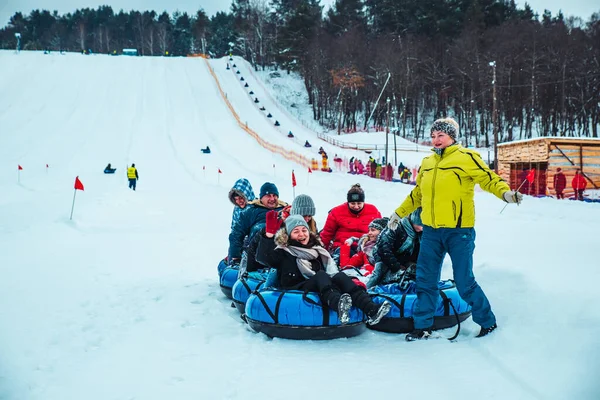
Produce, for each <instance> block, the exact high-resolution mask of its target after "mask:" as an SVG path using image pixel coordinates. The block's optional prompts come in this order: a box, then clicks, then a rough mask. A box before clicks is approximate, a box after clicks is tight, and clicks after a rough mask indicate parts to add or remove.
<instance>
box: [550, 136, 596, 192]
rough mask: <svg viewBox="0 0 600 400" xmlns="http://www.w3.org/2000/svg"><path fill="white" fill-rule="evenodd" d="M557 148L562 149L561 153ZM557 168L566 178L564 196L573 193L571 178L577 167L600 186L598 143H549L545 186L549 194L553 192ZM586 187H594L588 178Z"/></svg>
mask: <svg viewBox="0 0 600 400" xmlns="http://www.w3.org/2000/svg"><path fill="white" fill-rule="evenodd" d="M557 146H558V148H557ZM558 149H560V150H562V153H561V151H559V150H558ZM563 153H564V155H563ZM565 156H566V157H565ZM567 157H568V159H567ZM569 159H570V160H571V161H572V162H573V163H574V165H573V164H572V163H571V161H569ZM557 168H561V169H562V172H563V174H565V177H566V178H567V187H566V189H565V197H569V196H571V195H573V189H572V188H571V180H572V179H573V177H574V176H575V170H576V169H577V168H579V169H581V170H582V171H583V172H584V174H585V175H586V176H587V177H588V178H589V179H591V180H592V181H593V183H595V184H596V186H597V187H599V188H600V143H595V142H591V143H589V144H586V143H581V142H580V143H568V142H558V141H553V142H551V143H550V154H549V158H548V178H547V186H548V189H549V194H550V195H554V194H555V192H554V174H555V173H556V169H557ZM587 189H594V185H593V184H592V182H590V181H589V180H588V184H587Z"/></svg>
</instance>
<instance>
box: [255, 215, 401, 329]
mask: <svg viewBox="0 0 600 400" xmlns="http://www.w3.org/2000/svg"><path fill="white" fill-rule="evenodd" d="M266 218H267V226H266V229H265V230H266V232H265V234H264V235H261V238H260V241H259V243H258V249H257V252H256V259H257V261H259V262H260V263H261V264H264V265H266V266H269V267H272V268H276V269H277V281H278V282H277V285H276V286H278V287H280V288H282V289H295V290H303V291H305V292H316V293H319V297H320V298H321V301H322V302H323V304H326V305H327V306H328V307H330V308H331V309H332V310H334V311H336V312H337V313H338V316H339V319H340V322H341V323H342V324H346V323H348V321H349V319H350V315H349V311H350V308H351V307H352V305H354V306H356V307H357V308H358V309H360V310H362V311H363V312H364V313H365V314H366V316H367V318H368V320H367V323H368V324H370V325H375V324H377V323H379V321H381V318H383V317H384V316H385V315H386V314H387V313H388V312H389V311H390V308H391V304H390V303H389V302H387V301H385V302H384V303H383V304H381V305H378V304H375V303H374V302H373V301H372V300H371V297H370V296H369V295H368V294H367V292H366V291H365V290H364V288H362V287H360V286H357V285H356V284H355V283H354V282H353V281H352V279H351V278H350V277H349V276H348V275H346V274H344V273H343V272H339V270H338V268H337V266H336V264H335V261H333V259H332V258H331V255H330V254H329V253H328V252H327V250H325V248H324V247H323V246H322V244H321V242H320V241H319V239H318V238H317V237H316V236H315V235H314V234H313V233H311V232H310V231H309V228H308V224H307V223H306V221H305V220H304V218H302V216H300V215H291V216H289V217H288V218H287V219H286V220H285V225H284V226H283V227H282V228H281V229H279V226H280V225H279V222H278V220H277V212H275V211H273V212H271V211H269V212H268V213H267V216H266Z"/></svg>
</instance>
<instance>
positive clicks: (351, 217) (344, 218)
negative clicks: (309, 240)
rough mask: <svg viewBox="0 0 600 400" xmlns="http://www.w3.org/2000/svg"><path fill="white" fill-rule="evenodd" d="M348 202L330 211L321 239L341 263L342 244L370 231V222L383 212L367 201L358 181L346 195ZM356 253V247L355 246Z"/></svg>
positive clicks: (379, 216)
mask: <svg viewBox="0 0 600 400" xmlns="http://www.w3.org/2000/svg"><path fill="white" fill-rule="evenodd" d="M346 199H347V202H346V203H343V204H340V205H339V206H337V207H334V208H333V209H332V210H331V211H329V215H328V216H327V221H325V226H324V227H323V230H322V231H321V240H322V241H323V244H324V245H325V248H326V249H327V250H329V252H330V253H331V255H332V257H333V258H334V260H335V262H336V263H338V264H339V259H340V246H342V245H343V244H344V242H345V241H346V240H347V239H349V238H351V237H353V236H354V237H361V236H362V235H365V234H367V233H368V232H369V224H370V223H371V221H373V220H374V219H375V218H381V213H380V212H379V210H378V209H377V207H375V206H374V205H373V204H366V203H365V191H364V190H363V189H362V188H361V187H360V185H359V184H358V183H357V184H356V185H353V186H352V187H351V188H350V190H349V191H348V194H347V196H346ZM353 250H354V251H353V252H352V254H354V253H355V252H356V247H353Z"/></svg>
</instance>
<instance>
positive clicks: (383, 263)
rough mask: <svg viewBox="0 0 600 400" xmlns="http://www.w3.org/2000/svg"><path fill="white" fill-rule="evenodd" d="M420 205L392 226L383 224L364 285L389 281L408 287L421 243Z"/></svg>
mask: <svg viewBox="0 0 600 400" xmlns="http://www.w3.org/2000/svg"><path fill="white" fill-rule="evenodd" d="M421 232H423V222H421V208H420V207H419V208H417V209H416V210H415V211H413V212H412V213H411V214H410V215H409V216H408V217H406V218H402V220H401V221H400V224H399V225H398V227H397V228H396V229H395V230H392V229H389V228H385V229H384V230H383V231H382V232H381V234H380V235H379V238H378V239H377V245H376V252H377V255H376V258H377V263H376V264H375V270H374V271H373V274H372V275H371V277H370V279H369V281H368V282H367V288H372V287H373V286H376V285H385V284H389V283H400V287H401V289H402V290H407V289H408V287H409V286H410V284H411V282H414V280H415V274H416V263H417V259H418V257H419V249H420V243H421Z"/></svg>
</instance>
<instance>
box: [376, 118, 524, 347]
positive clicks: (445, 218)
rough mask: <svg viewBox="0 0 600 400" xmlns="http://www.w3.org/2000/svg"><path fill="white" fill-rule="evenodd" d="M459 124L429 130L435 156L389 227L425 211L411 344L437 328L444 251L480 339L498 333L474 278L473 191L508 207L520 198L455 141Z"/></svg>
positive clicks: (428, 160)
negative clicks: (435, 323) (507, 204)
mask: <svg viewBox="0 0 600 400" xmlns="http://www.w3.org/2000/svg"><path fill="white" fill-rule="evenodd" d="M458 128H459V127H458V123H457V122H456V121H455V120H453V119H451V118H445V119H439V120H437V121H435V122H434V123H433V125H432V127H431V141H432V144H433V146H434V148H433V151H434V154H432V155H430V156H428V157H426V158H424V159H423V162H422V163H421V168H420V169H419V174H418V176H417V185H416V186H415V188H414V189H413V190H412V191H411V192H410V194H409V195H408V196H407V197H406V199H405V200H404V202H403V203H402V204H401V205H400V207H398V208H397V209H396V211H395V212H394V214H392V216H391V218H390V221H389V223H388V227H389V228H390V229H394V230H395V229H396V227H397V226H398V223H399V222H400V219H401V218H403V217H406V216H407V215H409V214H410V213H411V212H412V211H414V210H415V209H417V208H418V207H422V208H423V211H422V213H421V218H422V220H423V237H422V239H421V249H420V251H419V258H418V262H417V280H416V291H417V303H416V308H415V312H414V315H413V317H414V321H415V330H414V331H413V332H411V333H409V334H408V335H406V340H407V341H413V340H418V339H427V338H428V337H429V336H430V335H431V331H432V330H433V329H434V328H435V327H434V324H433V322H434V319H433V315H434V313H435V311H436V309H437V304H438V298H439V290H438V281H439V279H440V274H441V270H442V262H443V261H444V257H445V255H446V253H448V254H450V258H451V259H452V268H453V272H454V280H455V282H456V287H457V289H458V292H459V294H460V295H461V297H462V298H463V299H464V300H465V301H466V302H467V303H468V304H470V305H471V307H472V313H473V321H475V322H476V323H477V324H479V325H481V331H480V332H479V334H478V335H477V336H478V337H481V336H485V335H487V334H488V333H490V332H492V331H493V330H494V329H496V327H497V325H496V317H495V316H494V313H493V312H492V308H491V306H490V303H489V301H488V299H487V297H486V296H485V293H484V292H483V290H482V289H481V287H480V286H479V284H477V282H476V281H475V276H474V275H473V250H474V249H475V229H474V226H475V203H474V199H473V197H474V188H475V184H479V186H481V188H482V189H483V190H485V191H487V192H490V193H492V194H494V195H495V196H496V197H498V198H500V199H502V200H504V201H506V202H508V203H517V204H518V203H520V202H521V200H522V195H521V194H520V193H515V192H513V191H511V190H510V187H509V186H508V184H506V182H504V181H503V180H502V179H501V178H500V177H499V176H498V175H496V174H495V173H494V172H493V171H491V170H490V169H489V168H488V166H487V165H485V163H484V162H483V160H482V159H481V156H480V155H479V153H477V152H475V151H472V150H469V149H466V148H464V147H462V146H461V145H460V144H457V143H456V136H457V135H458Z"/></svg>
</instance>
